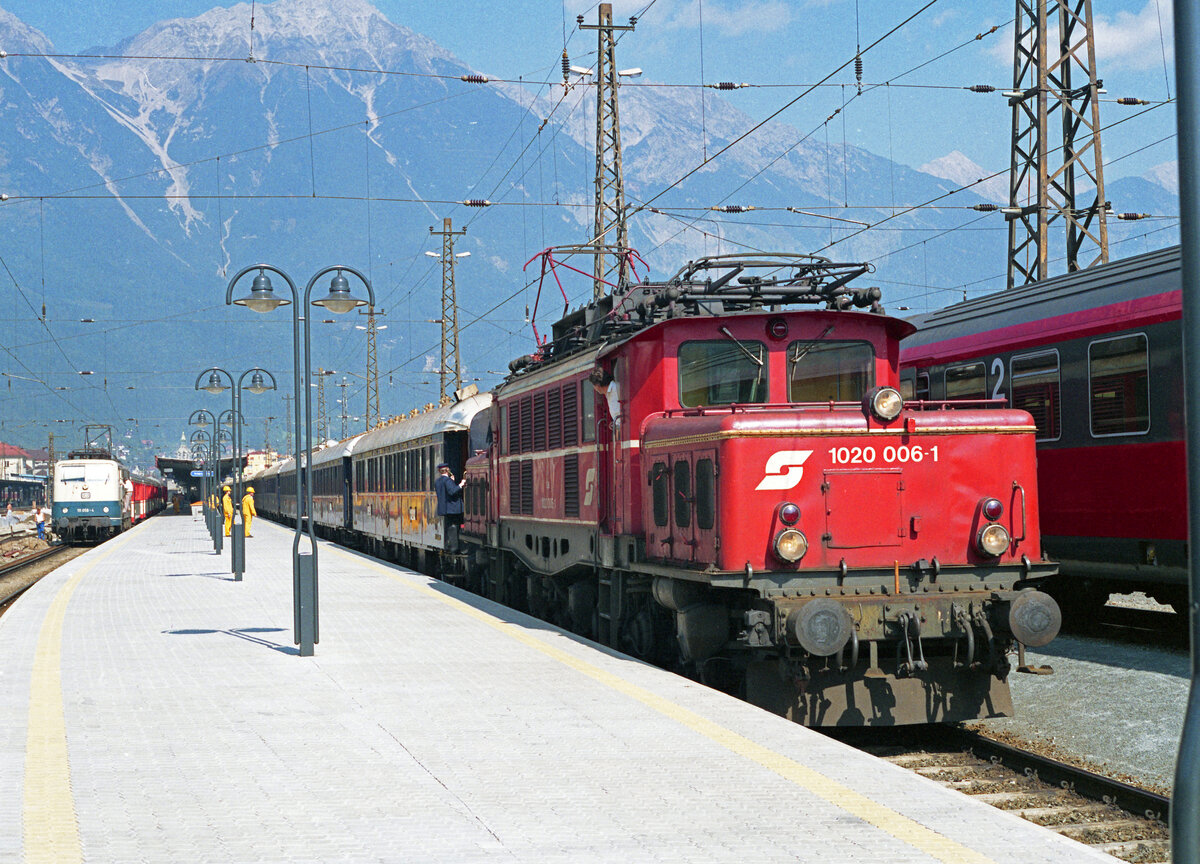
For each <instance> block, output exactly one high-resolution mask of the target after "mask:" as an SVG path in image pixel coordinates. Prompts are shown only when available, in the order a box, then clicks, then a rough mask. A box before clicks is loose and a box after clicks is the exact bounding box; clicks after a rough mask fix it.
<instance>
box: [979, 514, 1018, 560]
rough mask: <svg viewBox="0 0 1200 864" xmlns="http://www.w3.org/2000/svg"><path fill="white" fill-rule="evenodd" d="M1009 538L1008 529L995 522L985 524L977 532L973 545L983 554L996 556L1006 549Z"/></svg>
mask: <svg viewBox="0 0 1200 864" xmlns="http://www.w3.org/2000/svg"><path fill="white" fill-rule="evenodd" d="M1010 542H1011V538H1010V537H1009V536H1008V531H1006V530H1005V528H1004V526H1003V525H997V524H996V523H995V522H993V523H991V524H990V525H985V526H984V527H983V530H981V531H980V532H979V537H978V538H977V540H976V542H975V545H976V546H978V547H979V551H980V552H982V553H983V554H984V555H990V556H991V557H993V558H996V557H998V556H1000V555H1002V554H1004V552H1006V551H1007V550H1008V544H1009V543H1010Z"/></svg>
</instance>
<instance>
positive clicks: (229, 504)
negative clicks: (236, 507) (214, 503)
mask: <svg viewBox="0 0 1200 864" xmlns="http://www.w3.org/2000/svg"><path fill="white" fill-rule="evenodd" d="M223 491H224V493H225V494H224V495H223V496H222V498H221V512H222V513H223V514H224V515H225V536H226V537H228V536H229V532H230V531H232V530H233V494H232V493H231V492H230V491H229V487H228V486H225V487H223Z"/></svg>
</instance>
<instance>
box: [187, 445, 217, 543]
mask: <svg viewBox="0 0 1200 864" xmlns="http://www.w3.org/2000/svg"><path fill="white" fill-rule="evenodd" d="M207 438H208V433H207V432H205V431H204V430H203V429H197V430H196V431H195V432H193V433H192V436H191V438H190V439H188V444H189V445H190V447H191V450H192V453H193V454H195V455H196V456H197V457H198V458H199V463H200V514H201V515H202V516H203V517H204V527H205V529H206V530H207V531H208V533H209V537H210V538H211V537H212V520H211V518H210V517H209V515H208V442H207V440H206V439H207Z"/></svg>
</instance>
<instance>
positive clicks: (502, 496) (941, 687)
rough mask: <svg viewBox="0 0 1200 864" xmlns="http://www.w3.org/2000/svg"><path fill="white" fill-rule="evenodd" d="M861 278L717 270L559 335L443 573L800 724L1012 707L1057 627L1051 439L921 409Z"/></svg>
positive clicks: (1018, 426) (474, 490) (528, 385)
mask: <svg viewBox="0 0 1200 864" xmlns="http://www.w3.org/2000/svg"><path fill="white" fill-rule="evenodd" d="M866 270H867V266H866V265H860V264H835V263H833V262H830V261H828V260H826V259H822V258H816V257H811V256H796V255H759V256H741V257H731V256H721V257H714V258H704V259H700V260H698V261H694V262H691V263H689V264H688V266H686V267H685V268H683V269H682V270H681V271H680V272H678V273H677V274H676V275H675V276H673V277H672V278H671V279H668V280H666V281H665V282H661V283H642V284H638V285H634V286H632V287H630V288H628V289H623V290H619V291H615V292H614V293H613V294H611V295H608V296H605V297H602V298H599V299H597V300H596V301H594V302H593V303H591V304H589V305H588V306H587V307H585V308H583V309H580V310H577V311H575V312H573V313H571V314H569V315H567V316H566V317H564V318H563V319H562V320H561V321H559V322H558V323H557V324H556V325H555V327H554V334H553V339H552V340H551V341H549V342H547V343H546V344H545V345H543V346H541V348H540V350H539V352H538V353H537V354H535V355H533V356H530V357H525V358H521V359H520V360H518V361H514V363H513V364H512V367H511V368H512V370H513V374H511V375H510V376H509V378H508V379H506V381H505V382H504V383H503V384H502V385H501V386H499V387H498V388H497V389H496V390H495V391H494V393H493V400H494V401H493V404H492V406H491V409H490V410H491V418H490V428H491V440H490V441H489V442H488V444H487V446H486V449H485V450H481V451H478V452H477V453H476V454H475V455H474V456H473V458H471V459H469V461H468V462H467V467H466V471H465V474H466V477H467V485H466V493H465V500H466V516H465V524H464V526H463V533H462V540H463V541H464V551H463V552H462V554H460V555H458V556H448V557H447V561H446V563H447V566H448V567H457V568H458V570H459V574H460V575H461V576H462V577H463V578H466V579H467V580H468V581H469V583H470V584H471V585H472V586H473V587H475V588H476V589H477V590H481V591H484V592H485V593H487V594H488V595H489V596H491V597H493V598H495V599H498V600H500V601H501V602H505V603H508V604H510V605H515V606H518V607H521V608H526V609H528V610H529V611H531V612H532V613H534V614H536V615H539V616H541V617H544V618H547V619H549V620H553V621H555V622H556V623H560V624H562V625H564V626H568V627H570V628H572V629H574V630H575V631H576V632H579V633H582V634H584V635H587V636H590V637H592V638H596V639H598V640H599V641H601V642H603V643H605V644H608V645H611V646H613V647H615V648H619V649H620V650H622V651H625V652H627V653H630V654H632V655H634V656H637V657H641V658H645V659H649V660H653V661H655V662H658V663H662V664H665V665H668V666H671V667H674V668H678V669H680V670H682V671H685V672H687V673H689V674H693V675H694V676H696V677H697V678H699V679H700V680H703V681H705V682H708V683H712V684H714V685H716V686H720V687H722V688H724V689H729V690H730V691H732V692H738V693H740V694H741V695H743V696H745V697H746V698H748V699H749V700H751V701H752V702H755V703H757V704H759V705H762V706H764V707H767V708H769V709H771V710H773V711H776V712H778V713H781V714H785V715H786V716H789V717H791V718H792V719H794V720H796V721H797V722H801V723H804V724H806V725H810V726H852V725H889V724H903V723H926V722H943V721H955V720H963V719H971V718H977V717H989V716H999V715H1006V714H1010V713H1011V712H1012V703H1011V698H1010V695H1009V689H1008V683H1007V675H1008V673H1009V670H1010V664H1009V660H1008V655H1009V653H1010V651H1011V649H1013V647H1014V644H1015V645H1016V646H1017V647H1018V648H1020V647H1022V646H1024V645H1030V646H1040V645H1044V644H1046V643H1047V642H1049V641H1050V640H1051V639H1053V638H1054V636H1055V635H1056V634H1057V631H1058V626H1059V623H1060V613H1059V610H1058V607H1057V606H1056V605H1055V603H1054V601H1053V600H1052V599H1051V598H1050V597H1049V596H1047V595H1046V594H1044V593H1042V592H1040V591H1038V590H1036V586H1037V585H1038V584H1039V582H1040V580H1042V579H1044V578H1045V577H1047V576H1049V575H1050V574H1052V573H1053V571H1054V568H1053V565H1051V564H1050V563H1048V562H1047V561H1046V560H1044V558H1043V556H1042V550H1041V542H1040V538H1039V534H1038V499H1037V488H1036V458H1035V452H1034V434H1035V426H1034V423H1033V420H1032V418H1031V416H1030V415H1029V414H1028V413H1027V412H1025V411H1020V410H1012V409H1008V408H1005V407H1003V405H1002V404H1001V403H997V402H994V401H989V400H974V401H970V402H964V401H936V402H935V401H922V402H915V401H908V402H906V401H905V400H904V399H903V398H902V397H901V395H900V392H899V389H898V388H899V370H898V360H899V342H900V340H901V339H902V338H903V337H904V336H906V335H907V334H909V333H910V332H912V330H913V327H912V326H911V325H909V324H908V323H906V322H904V321H901V320H898V319H893V318H889V317H886V316H885V315H883V314H879V313H881V311H882V310H881V309H880V308H879V306H878V302H877V301H878V298H879V292H878V289H876V288H869V289H855V288H852V287H850V286H849V282H850V281H851V280H852V279H853V278H854V277H855V276H858V275H861V274H862V273H863V272H865V271H866ZM800 304H808V305H810V306H813V305H816V306H819V307H823V308H819V309H813V308H809V309H803V308H800V309H797V308H794V307H796V306H797V305H800ZM863 310H869V311H863Z"/></svg>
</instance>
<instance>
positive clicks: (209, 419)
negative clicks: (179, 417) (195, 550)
mask: <svg viewBox="0 0 1200 864" xmlns="http://www.w3.org/2000/svg"><path fill="white" fill-rule="evenodd" d="M216 422H217V418H216V417H214V416H213V414H212V412H211V411H208V410H206V409H204V408H198V409H197V410H195V411H193V412H192V415H191V416H190V417H188V425H189V426H199V427H200V428H199V429H197V430H196V432H193V433H192V440H193V441H194V440H195V438H196V435H197V433H203V434H204V435H205V436H206V437H207V438H208V457H207V458H206V460H205V465H204V467H203V468H202V469H201V470H202V471H203V474H202V475H201V484H200V485H201V487H202V491H203V492H204V504H203V506H202V508H201V512H203V513H204V524H205V525H207V526H208V534H209V536H210V537H211V538H212V543H213V550H214V551H216V552H220V551H221V546H220V541H219V540H218V539H217V538H218V534H217V530H216V522H215V519H214V516H215V514H214V512H213V507H212V502H211V495H212V487H211V486H209V485H208V472H209V470H210V466H211V464H212V454H213V450H214V447H213V442H214V436H213V433H211V432H209V431H208V430H207V429H205V428H204V427H206V426H209V425H210V424H215V423H216ZM213 482H214V483H215V482H216V477H215V476H214V477H213Z"/></svg>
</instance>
